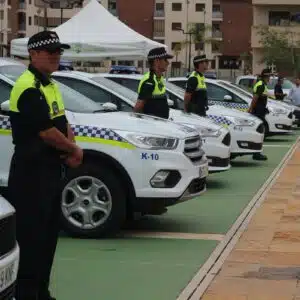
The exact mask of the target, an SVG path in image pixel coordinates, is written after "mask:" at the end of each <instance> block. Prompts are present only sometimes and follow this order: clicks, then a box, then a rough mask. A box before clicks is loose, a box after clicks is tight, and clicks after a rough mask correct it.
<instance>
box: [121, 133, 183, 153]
mask: <svg viewBox="0 0 300 300" xmlns="http://www.w3.org/2000/svg"><path fill="white" fill-rule="evenodd" d="M118 134H120V133H119V132H118ZM120 135H121V136H122V137H123V138H124V139H126V140H127V141H129V142H130V143H132V144H133V145H135V146H137V147H139V148H145V149H166V150H172V149H176V147H177V145H178V139H177V138H172V137H162V136H149V135H143V134H132V133H127V134H122V133H121V134H120Z"/></svg>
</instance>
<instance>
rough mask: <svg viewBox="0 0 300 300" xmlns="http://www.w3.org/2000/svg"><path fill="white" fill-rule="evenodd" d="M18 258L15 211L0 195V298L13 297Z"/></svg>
mask: <svg viewBox="0 0 300 300" xmlns="http://www.w3.org/2000/svg"><path fill="white" fill-rule="evenodd" d="M19 258H20V249H19V245H18V243H17V240H16V211H15V209H14V207H12V206H11V205H10V204H9V203H8V202H7V201H6V200H5V199H4V198H3V197H1V196H0V299H7V300H8V299H13V296H14V285H15V282H16V279H17V273H18V268H19Z"/></svg>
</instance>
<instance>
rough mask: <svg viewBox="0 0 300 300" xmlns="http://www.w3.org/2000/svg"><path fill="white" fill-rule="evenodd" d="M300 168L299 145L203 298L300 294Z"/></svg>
mask: <svg viewBox="0 0 300 300" xmlns="http://www.w3.org/2000/svg"><path fill="white" fill-rule="evenodd" d="M299 170H300V147H298V148H297V150H296V151H295V153H294V155H293V156H292V158H291V159H290V161H289V163H288V164H287V166H286V167H285V168H284V170H283V171H282V173H281V174H280V176H279V178H278V179H277V181H276V183H275V184H274V185H273V186H272V188H271V189H270V191H269V192H268V194H267V196H266V198H265V200H264V202H263V204H262V205H261V207H260V208H259V209H258V210H257V211H256V214H255V215H254V216H253V217H252V219H251V222H250V223H249V225H248V227H247V230H246V231H245V232H244V234H242V236H241V238H240V239H239V241H238V243H237V244H236V246H235V248H234V250H233V251H232V252H231V253H230V255H229V257H228V258H227V260H226V261H225V263H224V265H223V266H222V269H221V271H220V273H219V274H218V275H217V276H216V277H215V279H214V280H213V282H212V283H211V285H210V286H209V287H208V289H207V291H206V293H205V294H204V296H203V297H202V298H201V299H202V300H219V299H220V300H226V299H230V300H231V299H232V300H233V299H234V300H300V283H299V279H300V201H299V200H300V173H299ZM198 299H199V298H198Z"/></svg>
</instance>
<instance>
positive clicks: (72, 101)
mask: <svg viewBox="0 0 300 300" xmlns="http://www.w3.org/2000/svg"><path fill="white" fill-rule="evenodd" d="M26 69H27V68H26V66H24V67H23V66H21V65H20V66H17V65H10V66H1V67H0V74H2V75H4V76H5V77H7V78H9V79H10V80H12V81H16V80H17V79H18V78H19V76H20V75H21V74H22V73H23V72H24V71H25V70H26ZM55 82H56V83H57V84H58V86H59V88H60V91H61V93H62V96H63V100H64V104H65V108H66V110H69V111H73V112H78V113H94V112H104V109H103V107H102V105H101V104H100V103H96V102H94V101H92V100H91V99H89V98H87V97H86V96H84V95H82V94H81V93H79V92H77V91H75V90H73V89H71V88H69V87H68V86H66V85H64V84H62V83H60V82H58V81H55Z"/></svg>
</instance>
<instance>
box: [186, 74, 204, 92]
mask: <svg viewBox="0 0 300 300" xmlns="http://www.w3.org/2000/svg"><path fill="white" fill-rule="evenodd" d="M190 77H196V78H197V81H198V85H197V88H196V91H199V90H206V83H205V77H204V76H203V75H202V76H201V75H200V74H199V73H198V72H196V71H193V72H192V74H191V75H190Z"/></svg>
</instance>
